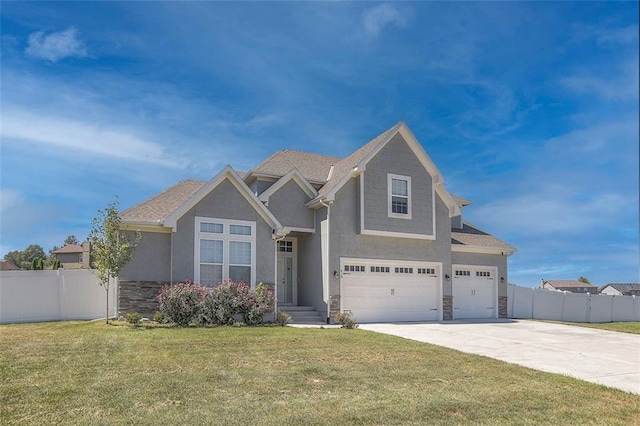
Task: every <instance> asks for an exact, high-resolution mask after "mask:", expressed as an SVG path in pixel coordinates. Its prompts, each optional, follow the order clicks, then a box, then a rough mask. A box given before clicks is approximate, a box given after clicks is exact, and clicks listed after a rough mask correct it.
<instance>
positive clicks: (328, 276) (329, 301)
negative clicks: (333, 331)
mask: <svg viewBox="0 0 640 426" xmlns="http://www.w3.org/2000/svg"><path fill="white" fill-rule="evenodd" d="M320 204H322V205H323V206H325V207H326V208H327V269H326V271H324V273H325V274H326V277H327V288H326V293H325V292H324V290H325V289H324V288H323V296H326V298H327V299H326V301H327V324H329V323H330V322H331V297H330V296H329V286H330V283H329V280H330V279H331V276H330V275H329V270H330V269H331V268H330V263H329V254H330V253H331V251H330V250H329V240H330V239H331V228H330V226H331V202H330V203H329V204H326V203H325V202H324V200H320ZM320 248H322V225H321V226H320ZM322 284H323V287H324V279H323V280H322Z"/></svg>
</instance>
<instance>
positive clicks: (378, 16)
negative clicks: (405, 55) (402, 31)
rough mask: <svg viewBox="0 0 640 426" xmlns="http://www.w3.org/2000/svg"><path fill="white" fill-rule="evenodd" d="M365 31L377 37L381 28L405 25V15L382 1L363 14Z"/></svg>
mask: <svg viewBox="0 0 640 426" xmlns="http://www.w3.org/2000/svg"><path fill="white" fill-rule="evenodd" d="M363 25H364V30H365V32H366V33H367V34H368V35H370V36H373V37H377V36H378V35H379V34H380V33H381V32H382V30H384V29H385V28H386V27H389V26H395V27H404V26H406V25H407V17H406V16H405V15H403V14H402V13H401V12H400V10H398V9H397V8H396V7H395V6H394V5H392V4H389V3H383V4H380V5H378V6H376V7H373V8H371V9H369V10H367V11H366V12H365V13H364V16H363Z"/></svg>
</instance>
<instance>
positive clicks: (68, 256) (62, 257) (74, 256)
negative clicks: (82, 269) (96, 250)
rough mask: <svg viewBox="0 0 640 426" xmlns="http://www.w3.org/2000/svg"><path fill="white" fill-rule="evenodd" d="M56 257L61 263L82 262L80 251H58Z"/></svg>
mask: <svg viewBox="0 0 640 426" xmlns="http://www.w3.org/2000/svg"><path fill="white" fill-rule="evenodd" d="M56 258H57V259H58V260H59V261H60V263H81V262H82V261H81V260H80V253H57V254H56Z"/></svg>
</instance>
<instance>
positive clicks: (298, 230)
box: [284, 226, 316, 234]
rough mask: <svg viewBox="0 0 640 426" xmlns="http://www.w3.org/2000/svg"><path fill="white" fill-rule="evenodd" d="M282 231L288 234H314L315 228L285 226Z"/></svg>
mask: <svg viewBox="0 0 640 426" xmlns="http://www.w3.org/2000/svg"><path fill="white" fill-rule="evenodd" d="M284 230H285V231H287V233H289V232H306V233H310V234H315V233H316V230H315V228H297V227H295V226H286V227H285V228H284Z"/></svg>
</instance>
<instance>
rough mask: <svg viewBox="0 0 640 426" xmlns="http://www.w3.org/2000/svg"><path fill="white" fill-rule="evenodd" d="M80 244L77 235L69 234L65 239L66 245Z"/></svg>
mask: <svg viewBox="0 0 640 426" xmlns="http://www.w3.org/2000/svg"><path fill="white" fill-rule="evenodd" d="M78 244H80V243H79V242H78V239H77V238H76V236H75V235H68V236H67V238H65V240H64V245H65V246H70V245H78Z"/></svg>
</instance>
